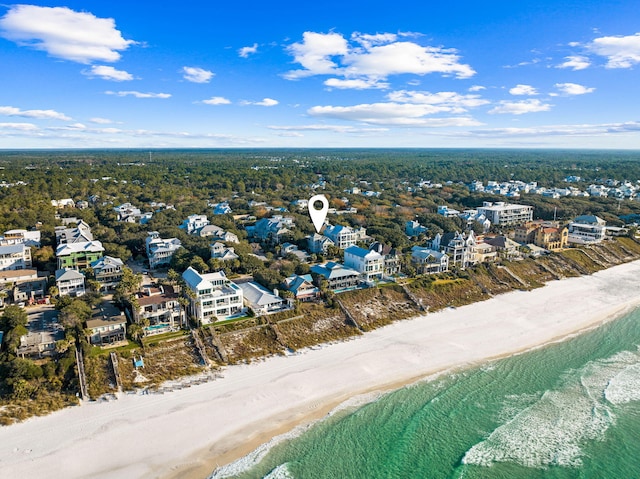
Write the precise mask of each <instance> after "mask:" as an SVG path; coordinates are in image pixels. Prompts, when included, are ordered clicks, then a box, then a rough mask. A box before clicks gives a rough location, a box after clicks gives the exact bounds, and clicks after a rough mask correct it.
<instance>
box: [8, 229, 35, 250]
mask: <svg viewBox="0 0 640 479" xmlns="http://www.w3.org/2000/svg"><path fill="white" fill-rule="evenodd" d="M40 236H41V234H40V231H38V230H35V231H27V230H9V231H5V232H4V235H3V236H2V237H1V238H0V246H9V245H13V244H20V243H24V244H25V245H27V246H33V247H35V248H39V247H40Z"/></svg>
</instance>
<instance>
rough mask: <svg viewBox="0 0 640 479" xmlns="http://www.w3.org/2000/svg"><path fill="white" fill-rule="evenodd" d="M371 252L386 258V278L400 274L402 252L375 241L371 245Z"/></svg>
mask: <svg viewBox="0 0 640 479" xmlns="http://www.w3.org/2000/svg"><path fill="white" fill-rule="evenodd" d="M369 250H370V251H375V252H376V253H378V254H380V255H382V257H383V258H384V267H383V270H382V272H383V274H384V276H393V275H396V274H399V273H400V269H401V266H402V261H401V256H400V252H399V251H398V250H397V249H396V248H393V247H391V246H389V245H384V244H382V243H380V242H379V241H374V242H373V243H371V244H370V245H369Z"/></svg>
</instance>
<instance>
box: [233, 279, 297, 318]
mask: <svg viewBox="0 0 640 479" xmlns="http://www.w3.org/2000/svg"><path fill="white" fill-rule="evenodd" d="M238 286H240V289H242V294H243V297H244V302H245V304H246V305H247V306H248V307H249V308H251V310H252V311H253V312H254V314H255V315H256V316H263V315H266V314H274V313H279V312H281V311H286V310H288V309H291V307H292V306H291V304H290V303H289V301H287V300H286V299H284V298H281V297H280V296H279V295H278V294H277V290H274V291H269V290H268V289H267V288H265V287H264V286H261V285H259V284H258V283H256V282H254V281H248V282H246V283H240V284H239V285H238Z"/></svg>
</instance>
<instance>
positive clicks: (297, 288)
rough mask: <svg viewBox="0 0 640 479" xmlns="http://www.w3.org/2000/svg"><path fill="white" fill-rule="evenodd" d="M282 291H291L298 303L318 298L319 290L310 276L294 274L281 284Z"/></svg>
mask: <svg viewBox="0 0 640 479" xmlns="http://www.w3.org/2000/svg"><path fill="white" fill-rule="evenodd" d="M282 285H283V286H284V289H286V290H287V291H291V292H292V293H293V296H294V297H295V298H296V299H297V300H298V301H313V300H314V299H317V298H318V297H319V296H320V289H319V288H318V287H317V286H316V285H315V284H313V278H312V277H311V275H310V274H301V275H298V274H294V275H292V276H289V277H288V278H285V280H284V281H283V282H282Z"/></svg>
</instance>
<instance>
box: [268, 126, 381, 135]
mask: <svg viewBox="0 0 640 479" xmlns="http://www.w3.org/2000/svg"><path fill="white" fill-rule="evenodd" d="M267 128H269V129H271V130H279V131H333V132H335V133H381V132H384V131H389V129H388V128H357V127H354V126H348V125H293V126H269V127H267Z"/></svg>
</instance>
